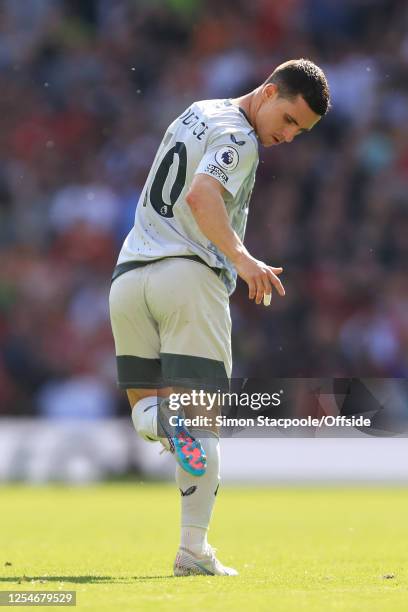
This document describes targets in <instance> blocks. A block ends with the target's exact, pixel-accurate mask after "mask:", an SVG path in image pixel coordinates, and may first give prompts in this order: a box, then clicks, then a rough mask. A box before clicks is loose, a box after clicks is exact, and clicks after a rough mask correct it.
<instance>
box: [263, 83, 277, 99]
mask: <svg viewBox="0 0 408 612" xmlns="http://www.w3.org/2000/svg"><path fill="white" fill-rule="evenodd" d="M277 95H278V86H277V85H276V83H265V85H264V86H263V88H262V98H263V99H264V101H265V102H267V101H269V100H272V99H273V98H275V97H276V96H277Z"/></svg>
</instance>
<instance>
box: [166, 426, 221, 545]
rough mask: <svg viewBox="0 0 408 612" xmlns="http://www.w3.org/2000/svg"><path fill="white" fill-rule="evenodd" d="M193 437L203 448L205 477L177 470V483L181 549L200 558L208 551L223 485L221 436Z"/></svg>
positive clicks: (209, 434) (194, 433)
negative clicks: (210, 529) (216, 501)
mask: <svg viewBox="0 0 408 612" xmlns="http://www.w3.org/2000/svg"><path fill="white" fill-rule="evenodd" d="M191 433H192V434H193V435H194V436H195V437H196V439H199V440H200V442H201V445H202V447H203V448H204V451H205V454H206V455H207V469H206V471H205V474H204V475H203V476H191V474H188V473H187V472H185V471H184V470H183V469H182V468H181V467H180V466H177V468H176V482H177V486H178V487H179V489H180V493H181V541H180V546H182V547H183V548H187V549H188V550H191V552H193V553H194V554H197V555H200V554H203V553H204V552H205V550H206V548H207V531H208V526H209V524H210V520H211V514H212V510H213V507H214V503H215V496H216V495H217V491H218V486H219V482H220V442H219V439H218V436H216V435H215V434H214V433H212V432H209V431H206V432H205V437H199V432H191ZM197 434H198V435H197Z"/></svg>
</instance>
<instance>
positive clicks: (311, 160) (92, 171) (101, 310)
mask: <svg viewBox="0 0 408 612" xmlns="http://www.w3.org/2000/svg"><path fill="white" fill-rule="evenodd" d="M407 22H408V8H407V5H406V3H405V2H404V1H402V0H343V1H342V2H330V1H326V0H286V1H285V2H272V1H268V0H253V1H252V2H246V1H243V0H239V1H237V0H236V1H234V2H227V1H221V0H217V1H215V0H208V1H204V0H203V1H201V2H200V1H199V0H168V1H164V0H161V1H159V0H156V1H144V2H143V1H132V0H116V1H115V2H111V1H109V0H69V1H68V0H67V1H63V0H26V1H25V2H24V3H21V2H14V1H13V0H3V1H2V3H1V8H0V89H1V95H0V261H1V265H0V415H2V417H3V418H2V421H1V427H0V430H1V432H2V434H3V435H2V452H1V457H2V458H3V459H4V458H5V457H6V456H7V457H8V459H7V461H6V463H7V467H4V470H3V472H1V469H0V477H1V473H2V474H3V477H5V475H7V476H10V474H11V476H12V477H17V478H18V477H20V476H21V475H22V474H26V471H25V468H24V469H23V468H22V467H21V466H22V465H23V464H24V465H26V466H28V464H32V462H31V460H30V461H29V460H28V457H31V455H30V453H28V454H27V452H28V451H27V452H26V455H25V460H24V459H23V458H22V457H23V456H24V452H23V450H22V447H21V444H20V446H18V448H19V450H18V452H17V451H16V450H15V449H16V448H17V447H13V448H14V451H12V442H10V440H12V439H13V435H12V432H16V431H17V430H16V427H18V428H19V429H18V432H19V434H18V436H19V440H20V442H21V440H22V439H23V440H27V439H33V438H32V435H33V434H30V435H28V434H27V433H26V432H27V431H29V432H33V431H34V430H36V431H37V432H38V449H39V450H38V452H39V455H38V461H39V462H40V463H41V462H42V463H41V465H42V467H41V466H40V467H39V468H38V466H37V468H35V469H34V468H33V469H32V473H31V472H30V474H31V476H30V477H31V478H33V479H35V478H38V479H41V478H45V477H46V475H49V472H48V471H47V469H46V468H45V467H44V465H43V464H44V458H43V457H44V456H45V455H46V450H45V449H46V448H47V442H46V441H47V433H46V432H47V431H48V429H47V427H51V429H50V430H49V431H50V432H51V433H50V434H49V438H50V440H53V442H52V443H51V442H50V444H49V446H52V445H55V444H57V445H59V446H60V447H61V445H60V442H58V441H59V440H60V438H59V437H58V436H57V438H55V427H57V428H58V427H60V429H61V431H62V432H63V434H61V435H63V436H64V438H63V439H64V440H66V438H67V437H70V439H71V440H72V439H74V440H76V444H77V446H78V445H79V446H81V448H87V454H88V455H89V454H90V455H92V456H95V455H97V454H98V451H97V450H95V449H97V448H98V446H99V447H100V445H101V442H100V441H101V440H103V439H104V438H103V437H102V438H101V437H97V438H96V440H97V441H95V444H94V446H93V450H92V445H90V443H89V440H90V437H89V435H88V434H87V433H86V431H90V430H87V429H86V427H88V426H91V424H92V426H93V425H95V426H96V427H97V428H99V429H100V430H103V431H105V432H106V431H110V432H112V431H113V430H114V429H115V428H116V429H118V431H120V434H118V437H116V438H115V437H114V436H113V437H112V436H111V434H106V435H108V436H110V437H108V438H107V439H106V443H105V442H103V453H99V454H102V455H104V459H103V461H104V462H105V463H104V466H105V471H106V470H107V471H108V472H109V470H110V471H111V472H112V471H113V472H115V469H113V468H112V465H114V464H115V461H118V457H119V456H122V459H121V461H122V463H120V462H119V463H120V465H121V466H122V467H123V466H128V467H129V465H130V466H131V467H132V468H135V467H136V468H139V469H142V468H143V466H142V464H141V461H142V459H141V456H140V454H138V453H136V455H135V457H136V458H134V459H132V460H130V461H129V456H128V455H126V453H131V450H129V449H130V448H131V445H133V444H134V442H133V437H132V436H133V433H132V431H131V429H130V424H129V423H128V421H129V417H128V414H129V413H128V406H127V401H125V398H124V395H123V394H122V393H119V392H118V391H117V389H116V385H115V361H114V351H113V341H112V337H111V331H110V326H109V320H108V310H107V296H108V290H109V280H110V275H111V272H112V269H113V266H114V263H115V261H116V257H117V254H118V250H119V248H120V245H121V243H122V240H123V238H124V236H125V235H126V233H127V231H128V229H129V228H130V226H131V224H132V222H133V215H134V209H135V206H136V203H137V200H138V196H139V194H140V191H141V189H142V186H143V183H144V181H145V178H146V176H147V172H148V170H149V168H150V164H151V162H152V160H153V157H154V154H155V150H156V148H157V146H158V144H159V142H160V140H161V138H162V135H163V130H164V129H165V128H166V126H167V125H168V123H169V122H170V121H171V120H172V119H173V118H174V117H175V116H176V115H177V114H179V113H180V112H181V111H182V110H183V109H184V108H186V107H187V106H188V104H189V103H190V102H191V101H192V100H195V99H206V98H213V97H232V96H236V95H238V94H241V93H245V92H247V91H249V90H250V89H252V88H253V87H254V86H256V85H258V84H259V83H260V82H262V81H263V80H264V79H265V78H266V77H267V76H268V74H270V72H271V71H272V70H273V68H274V67H275V66H276V65H277V64H278V63H280V62H281V61H284V60H285V59H288V58H290V57H301V56H304V57H309V58H310V59H312V60H314V61H315V62H316V63H318V64H320V65H321V66H322V67H323V69H324V70H325V72H326V74H327V77H328V80H329V83H330V87H331V92H332V104H333V109H332V110H331V112H330V114H329V115H328V116H327V118H325V119H324V121H322V123H321V124H320V125H319V126H318V128H317V129H316V130H314V131H313V132H312V133H311V134H310V135H307V136H302V137H301V138H299V139H297V140H296V141H295V142H294V143H292V144H291V145H290V147H288V146H282V147H278V148H272V149H270V150H267V149H261V162H260V165H259V170H258V175H257V184H256V187H255V191H254V195H253V199H252V204H251V210H250V217H249V223H248V231H247V238H246V244H247V246H248V248H249V250H250V251H251V253H253V254H254V255H255V256H257V257H259V258H261V259H263V260H266V261H268V262H270V263H271V264H273V265H283V266H284V268H285V286H286V290H287V296H286V298H285V299H284V300H280V299H276V300H275V301H274V303H273V306H272V309H264V308H262V307H256V306H255V305H254V304H252V303H251V302H249V301H248V299H247V291H246V288H245V286H243V284H242V283H240V284H239V288H238V290H237V291H236V293H235V294H234V296H233V298H232V304H231V309H232V318H233V350H234V375H235V376H255V375H256V376H257V377H263V378H270V377H335V376H337V377H348V376H354V377H366V378H369V377H375V378H384V379H394V380H395V379H398V378H404V377H407V372H408V350H407V349H408V307H407V306H408V284H407V252H408V217H407V206H408V201H407V193H408V192H407V186H408V185H407V183H408V144H407V143H408V85H407V79H406V74H407V69H408V35H407V31H408V29H407ZM394 392H395V393H396V394H397V396H398V398H399V399H398V401H399V402H400V404H401V405H402V406H405V407H404V408H403V409H404V410H407V408H406V406H407V403H406V396H405V397H404V395H403V394H404V388H403V387H401V386H400V385H398V383H397V384H396V387H394ZM401 399H402V402H401ZM118 416H122V417H126V418H127V421H126V423H127V425H126V426H125V420H123V421H122V420H120V419H116V417H118ZM16 417H19V419H20V420H18V421H16V420H15V418H16ZM29 417H34V421H29V420H27V418H29ZM67 419H68V420H69V421H70V423H71V424H70V425H69V426H68V425H67V424H66V423H67ZM75 419H80V421H76V420H75ZM111 419H114V421H112V420H111ZM19 423H20V424H19ZM86 424H87V425H86ZM27 427H28V428H29V429H28V430H27ZM33 428H34V430H33ZM52 428H54V429H52ZM67 432H68V433H67ZM81 435H82V438H81ZM101 435H102V434H98V436H101ZM34 437H35V436H34ZM125 438H126V439H127V440H130V439H132V442H131V445H130V446H129V447H128V446H126V447H124V446H123V440H124V439H125ZM56 440H57V442H56ZM78 440H79V441H78ZM81 440H82V441H81ZM89 448H91V450H89ZM132 448H133V446H132ZM298 448H299V447H298ZM394 448H395V446H394ZM7 449H8V450H7ZM120 449H122V450H120ZM124 449H125V450H124ZM72 452H73V450H72V447H70V446H69V445H68V446H67V447H66V450H65V451H64V453H63V457H62V458H60V460H61V464H63V463H64V461H65V460H66V459H67V457H70V456H71V457H72ZM15 453H17V455H16V454H15ZM121 453H122V455H121ZM123 453H125V455H126V456H125V457H123ZM16 456H18V457H19V458H20V461H19V462H17V464H16V462H15V461H12V457H14V458H15V457H16ZM51 456H52V453H51ZM132 457H133V455H132ZM88 459H89V457H88ZM81 462H82V463H81ZM51 463H52V461H51ZM36 465H37V464H36ZM10 466H12V467H10ZM84 466H85V467H84ZM86 466H87V463H86V460H85V463H84V458H83V457H82V458H81V457H80V458H79V459H78V462H77V463H76V464H75V465H74V467H72V469H71V471H70V472H69V473H70V474H71V475H73V476H74V477H76V475H78V478H81V477H82V476H84V477H92V475H93V476H98V475H99V474H102V473H105V471H104V470H103V469H102V468H101V471H99V472H98V470H96V471H95V470H94V471H92V469H93V468H92V469H91V468H90V467H89V461H88V467H86ZM400 467H401V466H400ZM27 469H28V468H27ZM10 470H11V472H10ZM19 470H20V471H19ZM87 470H88V471H87ZM118 472H121V468H120V469H119V468H118ZM81 475H82V476H81Z"/></svg>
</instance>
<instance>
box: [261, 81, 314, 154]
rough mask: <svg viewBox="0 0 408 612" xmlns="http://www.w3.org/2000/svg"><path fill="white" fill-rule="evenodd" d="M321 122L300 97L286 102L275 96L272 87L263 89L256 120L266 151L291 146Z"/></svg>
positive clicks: (285, 99)
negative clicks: (288, 144) (285, 145)
mask: <svg viewBox="0 0 408 612" xmlns="http://www.w3.org/2000/svg"><path fill="white" fill-rule="evenodd" d="M320 119H321V116H320V115H317V114H316V113H314V112H313V111H312V110H311V108H310V107H309V105H308V104H307V102H305V100H304V99H303V98H302V97H301V96H297V97H296V98H294V99H292V100H289V99H288V98H283V97H280V96H279V95H278V90H277V89H276V86H275V85H272V84H269V85H266V86H265V87H264V89H263V91H262V98H261V104H260V106H259V108H258V112H257V114H256V120H255V123H256V125H255V129H256V133H257V135H258V138H259V140H260V141H261V143H262V144H263V145H264V146H265V147H271V146H273V145H277V144H281V143H283V142H292V140H293V139H294V138H295V136H298V135H299V134H301V133H302V132H307V131H309V130H311V129H312V127H314V126H315V125H316V123H317V122H318V121H319V120H320Z"/></svg>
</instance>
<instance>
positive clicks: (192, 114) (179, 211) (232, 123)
mask: <svg viewBox="0 0 408 612" xmlns="http://www.w3.org/2000/svg"><path fill="white" fill-rule="evenodd" d="M258 159H259V158H258V142H257V139H256V136H255V132H254V129H253V127H252V125H251V124H250V123H249V121H248V119H247V117H246V115H245V113H244V111H243V110H242V109H240V108H238V106H236V105H234V104H232V103H231V102H230V100H204V101H201V102H194V103H193V104H192V105H191V106H190V107H189V108H188V109H187V110H186V111H185V112H184V113H183V114H182V115H180V116H179V117H178V118H177V119H175V121H173V123H172V124H171V125H170V126H169V128H168V129H167V131H166V133H165V135H164V138H163V140H162V142H161V144H160V147H159V149H158V151H157V154H156V157H155V159H154V162H153V164H152V167H151V170H150V172H149V176H148V177H147V181H146V183H145V185H144V187H143V191H142V193H141V196H140V199H139V202H138V204H137V208H136V214H135V224H134V226H133V228H132V229H131V231H130V232H129V234H128V236H127V237H126V239H125V242H124V244H123V246H122V249H121V251H120V254H119V259H118V264H123V263H125V262H131V261H146V262H148V261H153V260H154V259H159V258H162V257H171V256H183V255H187V256H191V255H198V256H199V257H201V259H203V260H204V261H205V262H206V263H207V264H208V265H209V266H211V267H215V268H221V269H222V272H221V274H220V278H221V280H222V281H223V282H224V283H225V285H226V287H227V289H228V292H229V293H230V294H231V293H232V292H233V291H234V289H235V284H236V276H237V275H236V271H235V269H234V267H233V265H232V264H231V262H230V261H229V260H228V259H227V258H226V256H225V255H224V254H223V253H222V252H221V251H220V250H219V249H218V248H217V247H216V246H215V245H214V244H213V243H211V241H209V240H208V238H206V236H205V235H204V234H203V233H202V231H201V230H200V228H199V227H198V225H197V223H196V221H195V219H194V216H193V214H192V212H191V210H190V207H189V206H188V204H187V202H186V201H185V196H186V194H187V193H188V190H189V188H190V185H191V182H192V180H193V178H194V176H195V175H196V174H208V175H209V176H212V177H213V178H215V179H216V180H217V181H219V182H220V183H221V184H222V185H223V186H224V187H225V189H226V193H225V194H224V202H225V206H226V210H227V213H228V217H229V220H230V223H231V226H232V227H233V229H234V230H235V231H236V232H237V234H238V235H239V237H240V238H241V240H242V239H243V238H244V233H245V227H246V222H247V215H248V206H249V200H250V197H251V193H252V189H253V186H254V182H255V172H256V168H257V166H258Z"/></svg>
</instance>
